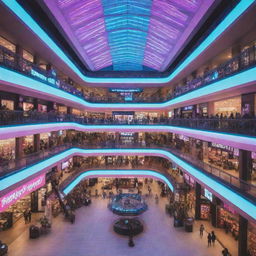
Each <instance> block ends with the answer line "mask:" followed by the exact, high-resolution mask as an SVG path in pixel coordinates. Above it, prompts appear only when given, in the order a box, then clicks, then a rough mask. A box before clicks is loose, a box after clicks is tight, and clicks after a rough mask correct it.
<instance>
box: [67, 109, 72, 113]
mask: <svg viewBox="0 0 256 256" xmlns="http://www.w3.org/2000/svg"><path fill="white" fill-rule="evenodd" d="M67 114H68V115H71V114H72V108H71V107H67Z"/></svg>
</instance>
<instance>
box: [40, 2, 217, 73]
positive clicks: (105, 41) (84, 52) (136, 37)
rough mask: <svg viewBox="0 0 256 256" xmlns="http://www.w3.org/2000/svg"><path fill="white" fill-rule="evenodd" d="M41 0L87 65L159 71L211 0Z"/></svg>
mask: <svg viewBox="0 0 256 256" xmlns="http://www.w3.org/2000/svg"><path fill="white" fill-rule="evenodd" d="M44 1H45V3H46V4H47V6H48V8H49V9H50V10H51V12H52V13H53V15H54V16H55V17H56V19H57V20H58V22H59V23H60V25H61V26H62V27H63V28H64V27H67V26H68V27H69V28H70V29H66V30H65V29H64V30H65V32H66V33H67V30H68V31H72V32H71V33H67V34H68V36H69V37H74V38H75V40H76V41H77V42H78V45H77V44H75V43H74V38H72V40H71V41H72V42H73V44H74V46H75V47H76V48H77V50H78V51H79V52H80V54H81V56H82V57H83V58H84V60H85V61H86V62H87V64H88V66H89V67H90V68H91V69H92V70H100V69H102V68H105V67H108V66H111V65H112V66H113V67H116V68H114V69H115V70H126V69H125V65H126V64H127V65H128V70H130V69H129V66H130V67H132V68H134V69H132V70H137V68H139V67H140V66H141V67H142V66H143V65H144V66H148V67H150V68H153V69H155V70H158V71H163V70H165V69H166V67H167V66H168V65H169V63H170V61H171V60H172V58H173V57H174V56H175V54H176V53H177V52H178V51H179V49H180V48H181V47H182V46H183V45H184V43H185V42H186V39H187V38H188V37H189V35H190V34H191V32H192V31H193V29H195V27H196V26H197V25H198V23H199V21H200V20H201V19H202V17H203V16H204V14H205V13H206V12H207V10H208V9H209V8H210V7H211V6H212V4H213V2H214V1H215V0H207V1H204V0H193V1H192V0H141V1H139V0H109V1H108V0H44ZM56 10H58V11H56ZM122 66H123V67H122ZM136 67H137V68H136ZM122 68H123V69H122ZM139 70H140V69H139Z"/></svg>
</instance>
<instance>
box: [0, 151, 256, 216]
mask: <svg viewBox="0 0 256 256" xmlns="http://www.w3.org/2000/svg"><path fill="white" fill-rule="evenodd" d="M117 154H119V155H120V154H122V155H131V154H132V155H138V154H139V155H145V156H160V157H164V158H166V159H168V160H170V161H172V162H174V163H176V164H177V165H178V166H180V167H181V168H183V169H184V170H185V171H186V172H187V173H189V174H190V175H192V176H193V177H195V178H196V179H197V180H199V181H201V182H202V183H203V184H204V185H205V186H206V187H208V188H209V190H211V191H212V192H215V193H217V194H219V195H221V196H222V197H223V198H225V199H226V200H228V201H229V202H231V203H232V204H233V205H235V206H236V207H238V208H239V209H241V210H242V211H243V212H245V213H246V214H248V215H249V216H251V217H252V218H253V219H256V205H255V204H253V203H251V202H250V201H248V200H247V199H245V198H243V197H242V196H240V195H239V194H237V193H236V192H234V191H233V190H231V189H229V188H228V187H226V186H224V185H222V184H221V183H219V182H217V181H216V180H214V179H213V178H211V177H209V176H208V175H206V174H204V173H202V172H201V171H200V170H198V169H196V168H195V167H193V166H192V165H190V164H188V163H186V162H185V161H183V160H182V159H180V158H178V157H177V156H175V155H173V154H172V153H170V152H168V151H165V150H161V149H79V148H71V149H69V150H67V151H65V152H62V153H60V154H58V155H56V156H53V157H51V158H49V159H47V160H44V161H42V162H40V163H37V164H35V165H33V166H31V167H28V168H25V169H23V170H21V171H20V172H18V173H14V174H12V175H10V176H7V177H4V178H3V179H1V180H0V190H3V189H5V188H7V187H9V186H11V185H14V184H16V183H18V182H20V181H22V180H24V179H25V178H28V177H30V176H31V175H33V174H36V173H38V172H40V171H41V170H43V169H46V168H47V167H49V166H52V165H54V164H56V163H57V162H60V161H63V160H64V159H67V158H70V157H72V156H74V155H80V156H83V155H84V156H87V155H90V156H97V155H117Z"/></svg>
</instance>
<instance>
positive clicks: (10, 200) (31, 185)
mask: <svg viewBox="0 0 256 256" xmlns="http://www.w3.org/2000/svg"><path fill="white" fill-rule="evenodd" d="M44 184H45V175H44V174H43V175H40V176H38V177H36V178H34V179H32V180H30V181H28V182H27V183H25V184H23V185H22V186H20V187H18V188H16V189H15V190H13V191H11V192H9V193H8V194H7V195H4V196H3V197H1V198H0V212H2V211H4V210H5V209H7V208H8V207H10V206H11V205H12V204H14V203H15V202H16V201H18V200H19V199H21V198H22V197H24V196H26V195H28V194H30V193H31V192H33V191H35V190H37V189H39V188H41V187H42V186H44Z"/></svg>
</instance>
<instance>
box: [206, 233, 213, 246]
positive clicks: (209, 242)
mask: <svg viewBox="0 0 256 256" xmlns="http://www.w3.org/2000/svg"><path fill="white" fill-rule="evenodd" d="M207 240H208V247H209V246H211V245H212V236H211V233H209V234H208V236H207Z"/></svg>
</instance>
